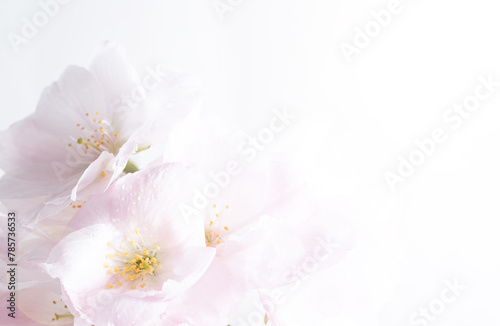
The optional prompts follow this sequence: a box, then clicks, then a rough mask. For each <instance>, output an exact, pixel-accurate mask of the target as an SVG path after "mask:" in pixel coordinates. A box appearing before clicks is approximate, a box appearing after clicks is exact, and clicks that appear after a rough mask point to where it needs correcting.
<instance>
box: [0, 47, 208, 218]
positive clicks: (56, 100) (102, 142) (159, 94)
mask: <svg viewBox="0 0 500 326" xmlns="http://www.w3.org/2000/svg"><path fill="white" fill-rule="evenodd" d="M149 70H150V71H149V74H148V75H146V76H144V77H143V78H142V80H141V79H140V78H139V76H138V74H137V73H136V72H135V70H134V69H133V68H132V67H131V65H130V64H129V63H128V61H127V59H126V57H125V54H124V51H123V49H122V48H121V47H120V46H118V45H116V44H114V43H106V44H104V46H103V47H102V48H101V49H100V50H99V51H98V53H97V54H96V56H95V58H94V59H93V61H92V63H91V65H90V68H89V69H88V70H87V69H84V68H80V67H76V66H70V67H68V68H67V69H66V70H65V71H64V73H63V74H62V76H61V77H60V78H59V81H58V82H56V83H53V84H52V85H51V86H49V87H47V88H46V89H45V91H44V92H43V94H42V96H41V98H40V100H39V103H38V106H37V108H36V111H35V112H34V113H33V114H32V115H30V116H29V117H27V118H26V119H24V120H22V121H20V122H18V123H16V124H14V125H12V126H11V127H10V128H9V129H8V130H6V131H4V132H2V133H1V134H0V157H1V159H0V168H1V169H3V170H4V171H5V175H4V176H3V177H2V178H1V179H0V199H28V198H38V199H39V202H43V203H44V204H43V206H41V207H40V206H36V207H35V209H34V210H33V215H34V217H35V218H37V220H40V219H42V218H45V217H47V216H51V215H54V214H56V213H57V212H58V211H60V210H61V209H63V208H64V207H66V206H68V205H72V202H76V201H84V200H87V199H88V198H89V197H91V196H92V195H93V194H98V193H102V192H103V191H105V190H106V189H107V188H108V187H109V185H110V184H111V183H112V182H113V181H114V180H116V179H117V178H118V177H119V176H121V175H122V174H123V172H125V173H127V172H135V171H137V166H136V165H135V164H134V163H133V156H134V154H136V153H138V152H140V151H141V150H144V149H147V148H149V147H150V146H151V145H154V144H155V142H156V143H158V142H161V141H164V140H165V139H166V135H168V133H169V131H170V129H171V127H172V126H173V125H174V124H175V123H176V122H177V121H179V120H180V119H182V118H183V117H184V116H185V115H186V114H187V113H188V112H189V111H190V110H191V108H192V107H193V106H194V105H195V104H196V103H197V101H198V97H199V96H198V91H197V90H196V89H195V87H194V86H193V84H192V83H190V79H189V78H187V77H186V76H184V75H181V74H179V73H175V72H172V71H170V72H169V71H164V70H162V69H159V68H156V70H152V69H149Z"/></svg>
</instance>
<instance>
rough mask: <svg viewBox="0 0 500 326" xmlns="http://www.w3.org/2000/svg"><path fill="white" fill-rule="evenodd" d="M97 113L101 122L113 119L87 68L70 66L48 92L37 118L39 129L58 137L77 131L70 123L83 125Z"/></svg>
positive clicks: (100, 89) (95, 80)
mask: <svg viewBox="0 0 500 326" xmlns="http://www.w3.org/2000/svg"><path fill="white" fill-rule="evenodd" d="M96 112H99V117H101V118H102V119H111V118H112V115H111V113H112V112H110V111H109V109H108V107H107V105H106V101H105V98H104V92H103V89H102V87H101V85H100V84H99V82H98V80H97V78H96V77H95V76H94V75H93V74H92V73H90V72H89V71H88V70H86V69H85V68H81V67H76V66H69V67H68V68H66V70H65V71H64V72H63V74H62V75H61V77H60V78H59V80H58V82H57V83H54V84H53V85H52V86H50V87H48V88H47V89H46V90H45V92H44V94H43V95H42V97H41V99H40V101H39V103H38V106H37V110H36V112H35V115H36V117H37V122H38V123H39V125H40V128H42V129H43V130H46V131H50V130H52V132H53V133H56V134H57V132H58V131H67V132H69V131H71V130H74V128H75V126H73V125H71V124H70V122H74V123H78V122H79V121H78V120H81V121H84V119H86V117H87V116H86V114H87V113H88V114H91V115H94V114H95V113H96ZM54 127H58V128H63V129H62V130H57V129H54Z"/></svg>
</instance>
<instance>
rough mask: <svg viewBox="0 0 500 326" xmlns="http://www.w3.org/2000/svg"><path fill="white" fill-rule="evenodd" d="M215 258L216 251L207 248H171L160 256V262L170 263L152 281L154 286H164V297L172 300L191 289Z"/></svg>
mask: <svg viewBox="0 0 500 326" xmlns="http://www.w3.org/2000/svg"><path fill="white" fill-rule="evenodd" d="M214 257H215V249H213V248H207V247H179V248H171V249H170V250H166V251H164V252H161V253H160V254H158V260H159V261H165V262H170V264H172V266H166V267H165V268H162V270H160V273H159V274H158V275H157V276H155V277H154V278H153V279H152V286H153V287H154V285H155V284H163V285H162V292H163V294H162V295H163V297H164V298H166V299H171V298H173V297H176V296H178V295H179V294H181V293H182V292H184V291H186V290H187V289H189V288H190V287H191V286H193V284H195V283H196V282H197V281H198V280H199V279H200V277H202V275H203V274H204V273H205V271H206V270H207V268H208V267H209V266H210V264H211V263H212V261H213V259H214Z"/></svg>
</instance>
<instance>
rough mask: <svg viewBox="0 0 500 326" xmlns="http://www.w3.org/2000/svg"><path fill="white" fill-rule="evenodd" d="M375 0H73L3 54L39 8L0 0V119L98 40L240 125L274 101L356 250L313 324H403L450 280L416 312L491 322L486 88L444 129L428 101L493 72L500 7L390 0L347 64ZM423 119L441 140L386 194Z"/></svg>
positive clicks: (296, 153)
mask: <svg viewBox="0 0 500 326" xmlns="http://www.w3.org/2000/svg"><path fill="white" fill-rule="evenodd" d="M220 2H223V3H228V2H230V1H224V0H221V1H220ZM390 2H391V1H387V0H377V1H374V0H371V1H368V0H307V1H306V0H272V1H269V0H241V1H234V0H233V1H232V3H233V4H234V5H233V7H232V11H229V12H226V13H225V14H224V15H223V19H222V18H221V16H220V15H219V14H218V13H217V10H216V8H215V6H214V1H213V0H184V1H174V0H167V1H159V0H158V1H132V0H128V1H123V0H120V1H119V0H109V1H97V0H91V1H89V0H87V1H77V0H73V1H70V2H69V3H68V4H66V5H62V6H61V8H60V11H59V12H58V13H57V15H55V16H54V17H53V18H51V19H50V21H49V22H48V23H47V25H46V26H44V27H43V28H40V30H39V31H38V33H37V34H36V35H35V36H34V37H33V38H32V39H30V40H29V42H28V43H27V44H23V45H20V46H19V51H18V52H16V51H14V49H13V47H12V46H11V44H10V43H9V39H8V35H9V33H17V34H20V33H21V28H22V25H23V18H25V17H26V18H28V19H31V18H32V16H33V15H34V14H35V13H36V12H38V11H40V4H39V3H38V1H31V0H29V1H28V0H25V1H7V0H3V1H1V3H0V94H1V100H2V101H1V103H2V104H1V120H0V129H5V128H7V127H8V126H9V125H10V124H12V123H13V122H15V121H17V120H19V119H22V118H23V117H25V116H27V115H28V114H30V113H31V112H32V111H33V110H34V109H35V107H36V103H37V100H38V97H39V95H40V93H41V91H42V90H43V88H44V87H45V86H47V85H49V84H50V83H51V82H53V81H55V80H57V78H58V76H59V75H60V74H61V72H62V71H63V69H64V68H65V67H66V66H67V65H69V64H75V65H80V66H87V65H88V63H89V60H90V57H91V54H92V52H93V51H94V49H95V48H96V47H97V45H98V44H99V43H100V42H101V41H104V40H116V41H118V42H120V43H121V44H123V45H124V46H125V47H126V48H127V52H128V54H129V57H130V59H131V61H132V63H133V64H134V66H135V67H136V68H137V69H138V71H139V72H142V71H144V69H143V67H146V66H148V65H152V66H154V65H155V64H157V63H164V64H166V65H168V66H169V67H172V68H175V69H178V70H181V71H184V72H187V73H190V74H193V75H195V76H197V77H198V78H199V79H201V80H202V81H203V83H204V89H205V95H204V101H203V109H202V110H203V111H205V112H210V113H211V114H214V115H217V116H219V117H220V118H221V119H222V120H223V121H224V122H225V123H226V124H228V125H231V126H235V127H236V128H239V129H242V130H244V131H247V132H249V133H254V132H255V131H258V130H259V129H261V128H262V127H264V126H265V125H266V124H267V122H268V121H269V117H270V115H271V113H270V112H271V109H272V108H274V107H279V106H283V105H288V106H289V107H291V108H293V109H294V110H295V112H296V113H297V119H296V121H294V125H293V126H292V127H291V130H290V131H289V133H287V132H285V133H283V134H282V135H280V137H281V138H280V142H279V143H277V144H273V145H274V146H275V147H279V148H280V149H282V148H285V149H289V150H290V151H291V152H292V153H291V157H293V159H294V161H295V162H296V163H297V164H298V166H299V167H301V169H302V170H303V172H304V173H305V174H307V175H308V176H309V177H310V178H311V179H312V181H313V183H314V184H315V185H316V189H317V191H318V193H320V194H323V195H332V196H333V195H340V196H342V198H343V200H344V201H345V202H346V203H347V204H348V205H350V208H351V213H350V219H351V220H352V222H353V224H354V226H355V227H356V230H357V244H356V247H355V249H354V250H352V252H351V253H350V255H349V256H348V257H347V258H346V259H345V260H344V261H343V262H341V263H340V264H339V265H337V266H336V267H335V268H334V269H333V270H332V272H331V273H332V274H331V278H328V277H326V278H325V280H329V279H330V280H331V282H332V283H335V284H337V283H338V284H344V285H349V286H351V285H352V288H349V287H347V290H346V289H345V288H344V289H342V290H341V289H340V288H339V298H340V300H341V301H342V302H343V305H344V306H343V307H344V309H342V311H343V312H342V313H341V314H340V315H338V316H337V317H335V318H332V319H331V320H329V321H325V325H349V326H352V325H360V326H365V325H382V326H399V325H412V323H411V322H410V316H411V315H412V314H413V313H416V312H418V309H419V308H420V307H428V306H429V304H431V302H433V300H434V299H437V298H440V293H441V291H442V290H443V289H445V288H446V285H445V283H444V280H454V279H455V278H458V280H459V282H460V284H464V285H465V286H466V287H467V289H466V290H464V291H462V293H461V294H460V296H459V297H458V299H457V300H456V301H454V302H453V303H450V304H446V306H445V310H444V312H443V313H440V314H439V316H437V318H436V319H435V320H434V319H433V321H432V323H429V324H432V325H443V326H447V325H448V326H452V325H453V326H457V325H464V326H465V325H499V324H500V317H499V315H498V314H497V311H498V306H499V304H500V278H499V276H498V275H500V273H499V272H500V259H499V254H498V250H499V249H500V240H499V239H500V237H499V236H498V233H499V231H500V228H499V225H500V224H499V223H498V222H497V220H498V218H499V217H500V214H499V213H500V208H499V206H498V202H499V200H498V198H499V196H500V187H499V183H500V173H499V167H500V155H499V146H498V142H499V140H500V128H499V127H498V124H499V122H500V119H499V118H500V114H499V110H498V107H499V104H500V94H493V96H491V98H489V99H488V100H485V101H483V102H481V103H480V106H479V108H478V109H477V110H476V111H475V112H473V113H472V114H471V116H470V118H468V119H464V123H463V125H462V126H461V127H460V128H457V129H456V130H454V129H452V128H449V124H447V123H446V122H444V120H443V113H444V112H445V111H446V110H447V109H449V108H452V106H453V104H455V103H461V102H462V101H463V100H464V98H466V97H467V96H469V95H474V89H475V87H476V86H477V85H478V84H479V80H478V77H479V76H483V77H484V78H487V77H488V76H489V75H491V76H492V78H493V80H498V81H500V38H499V37H498V31H499V30H500V20H499V19H498V12H499V9H500V7H499V6H498V4H497V3H496V2H494V1H491V0H474V1H473V0H454V1H452V0H438V1H430V0H414V1H410V0H401V1H400V10H399V13H398V14H395V15H393V16H392V19H391V21H390V23H388V24H387V25H388V26H386V27H382V28H381V31H380V33H379V34H378V35H377V36H374V37H372V38H371V42H370V44H369V45H368V46H366V47H365V48H362V49H360V50H359V52H360V53H358V54H354V55H353V56H352V60H351V62H348V60H346V57H345V56H344V55H343V53H342V50H341V47H340V45H341V44H342V43H343V42H345V43H349V44H351V45H352V44H353V40H354V38H355V36H356V31H357V30H356V28H357V27H359V28H361V29H363V28H364V27H365V24H366V23H368V22H371V21H373V20H374V18H373V16H371V15H370V12H372V11H375V12H379V11H380V10H382V9H385V8H387V7H388V5H389V3H390ZM496 90H497V92H498V93H500V88H499V87H496ZM437 127H439V128H443V129H445V131H446V134H447V136H448V140H447V141H446V142H445V143H443V144H439V145H438V146H437V148H436V150H435V151H434V153H433V154H432V155H430V157H428V158H427V159H426V161H425V163H424V164H422V165H421V166H419V167H417V168H416V171H415V172H414V173H413V174H412V175H411V176H410V177H408V178H407V179H406V181H405V182H404V183H400V184H398V185H396V188H395V191H391V189H390V187H389V186H388V184H387V182H386V180H385V176H384V175H385V173H386V172H387V171H391V172H395V171H397V166H398V164H399V160H398V157H399V156H402V157H404V158H408V156H409V155H410V153H411V152H412V151H414V150H415V149H416V148H417V147H416V145H415V143H414V142H415V140H416V139H420V140H421V139H424V138H428V137H429V136H430V135H431V132H432V130H433V129H434V128H437ZM278 144H279V145H278ZM310 300H311V301H312V302H314V298H311V299H310ZM413 325H427V324H425V323H420V324H418V323H413Z"/></svg>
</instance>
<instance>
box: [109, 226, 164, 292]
mask: <svg viewBox="0 0 500 326" xmlns="http://www.w3.org/2000/svg"><path fill="white" fill-rule="evenodd" d="M125 239H126V241H124V242H122V243H121V244H120V246H118V247H116V246H114V245H113V242H112V241H110V242H108V247H110V248H111V249H112V252H111V253H109V254H108V255H107V256H106V262H105V263H104V268H106V273H108V274H110V275H113V277H112V278H111V280H112V282H111V283H109V284H108V285H107V288H108V289H113V288H114V287H115V286H116V287H122V286H123V285H124V284H127V286H129V287H130V289H131V290H135V289H137V286H140V287H141V288H144V287H145V286H146V282H145V281H146V279H147V278H148V277H152V276H154V275H155V273H156V271H157V270H158V269H160V268H161V264H160V262H159V261H158V260H157V258H156V255H157V253H158V250H160V247H158V246H153V248H152V249H151V248H147V247H146V246H144V241H143V238H142V236H141V234H140V233H139V231H138V230H137V229H136V230H135V236H134V239H135V240H131V237H129V236H127V237H126V238H125Z"/></svg>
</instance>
